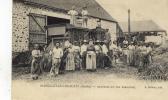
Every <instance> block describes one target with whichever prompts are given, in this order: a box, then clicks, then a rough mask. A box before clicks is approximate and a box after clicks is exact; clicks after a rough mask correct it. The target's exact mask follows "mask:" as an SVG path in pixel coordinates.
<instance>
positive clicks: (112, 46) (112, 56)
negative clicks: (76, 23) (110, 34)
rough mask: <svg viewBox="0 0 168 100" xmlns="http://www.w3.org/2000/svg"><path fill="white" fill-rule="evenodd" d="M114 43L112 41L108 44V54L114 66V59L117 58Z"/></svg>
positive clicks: (116, 49) (116, 48)
mask: <svg viewBox="0 0 168 100" xmlns="http://www.w3.org/2000/svg"><path fill="white" fill-rule="evenodd" d="M116 44H117V43H116V41H113V42H111V43H110V47H109V51H110V52H111V53H110V57H111V59H112V60H113V62H114V64H116V59H117V57H118V47H117V45H116Z"/></svg>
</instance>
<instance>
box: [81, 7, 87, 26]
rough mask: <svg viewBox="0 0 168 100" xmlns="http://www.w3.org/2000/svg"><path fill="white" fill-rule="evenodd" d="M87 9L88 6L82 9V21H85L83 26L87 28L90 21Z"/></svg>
mask: <svg viewBox="0 0 168 100" xmlns="http://www.w3.org/2000/svg"><path fill="white" fill-rule="evenodd" d="M86 9H87V6H84V7H83V8H82V12H81V14H82V19H83V23H82V26H83V27H85V28H87V21H88V11H87V10H86Z"/></svg>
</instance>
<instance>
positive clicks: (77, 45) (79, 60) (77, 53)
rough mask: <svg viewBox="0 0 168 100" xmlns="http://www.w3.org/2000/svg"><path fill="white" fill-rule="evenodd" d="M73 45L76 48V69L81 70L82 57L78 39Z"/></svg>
mask: <svg viewBox="0 0 168 100" xmlns="http://www.w3.org/2000/svg"><path fill="white" fill-rule="evenodd" d="M74 44H75V45H74V46H73V49H74V60H75V69H77V70H80V69H81V57H80V47H79V44H78V42H77V41H75V43H74Z"/></svg>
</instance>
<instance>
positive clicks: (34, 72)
mask: <svg viewBox="0 0 168 100" xmlns="http://www.w3.org/2000/svg"><path fill="white" fill-rule="evenodd" d="M40 73H41V68H40V58H33V60H32V63H31V76H32V78H35V77H38V75H39V74H40Z"/></svg>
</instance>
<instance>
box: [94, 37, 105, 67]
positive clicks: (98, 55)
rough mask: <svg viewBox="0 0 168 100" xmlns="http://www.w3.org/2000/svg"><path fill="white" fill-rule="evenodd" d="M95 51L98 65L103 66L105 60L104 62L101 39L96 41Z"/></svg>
mask: <svg viewBox="0 0 168 100" xmlns="http://www.w3.org/2000/svg"><path fill="white" fill-rule="evenodd" d="M94 47H95V52H96V67H97V68H100V67H102V66H103V62H102V48H101V45H100V40H97V41H96V42H95V46H94Z"/></svg>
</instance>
